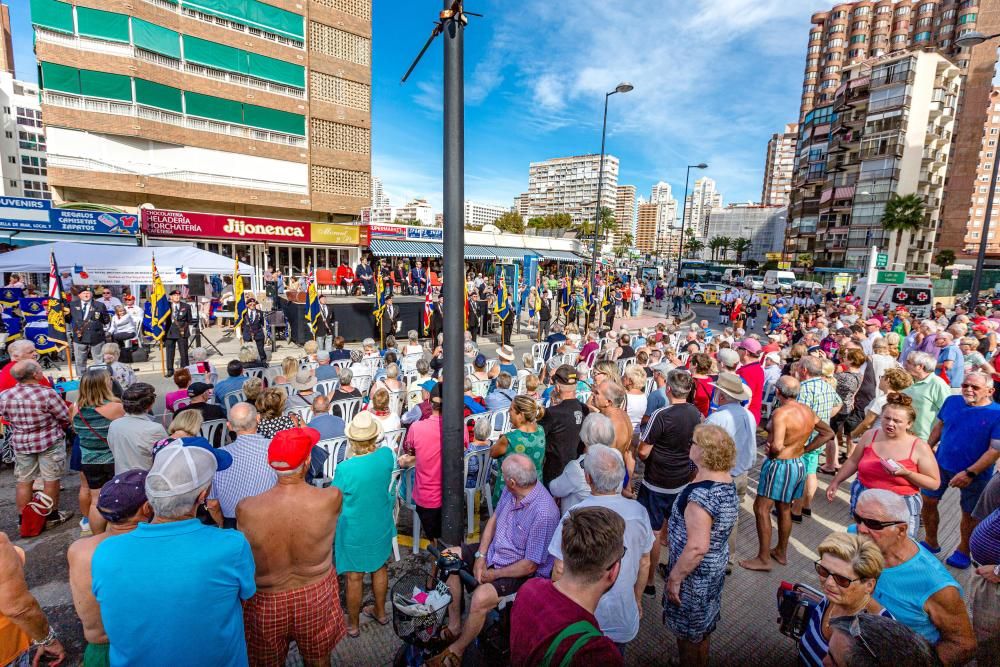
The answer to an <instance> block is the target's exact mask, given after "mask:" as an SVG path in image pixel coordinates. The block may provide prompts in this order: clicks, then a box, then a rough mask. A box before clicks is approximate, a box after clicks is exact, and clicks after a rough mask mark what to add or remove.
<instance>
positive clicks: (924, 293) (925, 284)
mask: <svg viewBox="0 0 1000 667" xmlns="http://www.w3.org/2000/svg"><path fill="white" fill-rule="evenodd" d="M867 282H868V279H867V278H862V279H861V280H859V281H858V283H857V285H856V286H855V287H854V294H855V296H857V297H858V298H859V299H863V298H864V296H865V286H866V284H867ZM885 304H889V307H890V310H891V311H895V310H896V308H897V307H899V306H905V307H906V309H907V310H909V311H910V314H911V315H912V316H913V317H914V318H915V319H923V318H927V317H930V315H931V312H932V311H933V309H934V285H933V283H931V280H930V278H907V279H906V282H904V283H903V284H902V285H891V284H886V283H873V284H872V291H871V294H870V295H869V297H868V308H869V309H871V310H881V308H882V307H883V306H884V305H885Z"/></svg>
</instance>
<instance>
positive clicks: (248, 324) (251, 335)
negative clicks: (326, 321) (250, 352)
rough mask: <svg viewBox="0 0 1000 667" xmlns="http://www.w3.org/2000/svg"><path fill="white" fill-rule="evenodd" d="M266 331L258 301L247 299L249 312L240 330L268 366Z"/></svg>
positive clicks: (244, 338) (245, 315) (244, 314)
mask: <svg viewBox="0 0 1000 667" xmlns="http://www.w3.org/2000/svg"><path fill="white" fill-rule="evenodd" d="M322 301H323V297H320V303H321V304H322ZM326 307H329V306H326ZM323 308H324V306H323V305H320V312H321V313H322V309H323ZM331 310H332V308H331ZM265 329H266V325H265V322H264V313H262V312H260V309H259V308H258V307H257V300H256V299H253V298H250V299H247V312H245V313H243V325H242V326H241V327H240V330H241V333H242V334H243V340H245V341H246V342H248V343H249V342H250V341H253V342H254V343H256V344H257V356H259V357H260V360H261V361H263V362H264V363H265V364H266V363H267V352H265V351H264V331H265Z"/></svg>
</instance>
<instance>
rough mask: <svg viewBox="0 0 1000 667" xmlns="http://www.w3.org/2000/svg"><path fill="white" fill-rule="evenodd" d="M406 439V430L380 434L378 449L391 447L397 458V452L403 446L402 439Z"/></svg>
mask: <svg viewBox="0 0 1000 667" xmlns="http://www.w3.org/2000/svg"><path fill="white" fill-rule="evenodd" d="M404 438H406V429H405V428H398V429H396V430H394V431H386V432H385V433H383V434H382V440H381V441H380V442H379V443H378V444H379V447H392V451H393V452H395V453H396V455H397V456H399V450H400V448H401V447H402V446H403V439H404Z"/></svg>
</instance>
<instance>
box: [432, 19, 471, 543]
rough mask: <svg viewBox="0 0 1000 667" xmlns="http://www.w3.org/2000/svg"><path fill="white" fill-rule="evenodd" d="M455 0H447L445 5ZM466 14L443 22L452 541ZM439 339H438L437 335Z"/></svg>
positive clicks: (445, 463) (458, 455) (444, 447)
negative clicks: (464, 19)
mask: <svg viewBox="0 0 1000 667" xmlns="http://www.w3.org/2000/svg"><path fill="white" fill-rule="evenodd" d="M453 5H454V0H444V9H445V10H446V11H447V10H449V9H451V8H452V6H453ZM464 27H465V26H464V25H463V23H462V17H461V15H459V17H458V18H457V19H456V20H450V21H446V22H445V26H444V33H443V36H444V257H443V258H442V260H441V262H442V268H443V269H444V271H443V273H444V285H443V287H442V290H443V294H444V303H445V308H444V367H443V368H442V374H443V377H444V380H445V381H444V383H443V385H442V388H443V391H444V394H443V396H442V433H441V436H442V437H441V486H442V488H441V490H442V506H441V521H442V526H441V527H442V537H443V538H444V541H445V543H447V544H449V545H455V544H461V543H462V540H463V537H464V536H465V511H464V507H463V502H464V500H465V493H464V488H465V480H464V479H463V476H462V473H463V462H462V457H463V454H464V439H463V437H462V429H463V428H464V424H463V418H462V415H463V410H462V405H463V394H464V391H463V377H462V376H463V374H464V361H465V360H464V357H463V350H464V348H463V341H464V340H465V332H464V329H465V314H464V299H465V291H464V290H463V289H462V285H463V283H464V282H465V270H464V267H465V262H464V258H465V238H464V234H463V231H464V229H465V220H464V217H465V207H464V205H463V204H464V200H465V89H464V63H463V58H464V55H463V49H464V45H463V40H462V35H463V31H464ZM435 342H436V341H435Z"/></svg>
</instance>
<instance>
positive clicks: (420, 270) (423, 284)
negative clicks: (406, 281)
mask: <svg viewBox="0 0 1000 667" xmlns="http://www.w3.org/2000/svg"><path fill="white" fill-rule="evenodd" d="M410 288H411V289H413V290H414V291H415V292H416V293H417V294H423V293H424V292H426V291H427V271H425V270H424V265H423V263H422V262H421V261H420V260H419V259H418V260H417V264H416V266H414V267H413V268H412V269H410Z"/></svg>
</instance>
